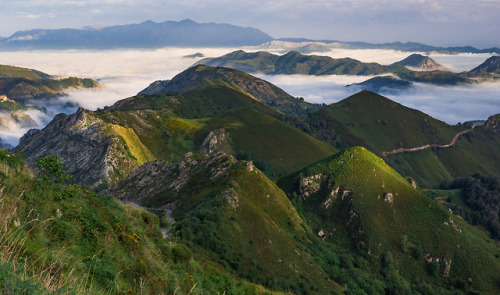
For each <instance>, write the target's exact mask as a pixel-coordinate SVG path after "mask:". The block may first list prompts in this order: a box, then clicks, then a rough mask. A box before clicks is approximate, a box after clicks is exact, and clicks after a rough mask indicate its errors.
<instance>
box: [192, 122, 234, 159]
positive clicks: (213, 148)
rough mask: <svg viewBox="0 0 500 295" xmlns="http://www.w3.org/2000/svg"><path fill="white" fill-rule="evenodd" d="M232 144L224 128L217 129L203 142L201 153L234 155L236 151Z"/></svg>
mask: <svg viewBox="0 0 500 295" xmlns="http://www.w3.org/2000/svg"><path fill="white" fill-rule="evenodd" d="M230 142H231V140H230V139H229V134H227V133H226V130H225V129H224V128H221V129H216V130H213V131H211V132H210V133H209V134H208V135H207V137H206V138H205V139H204V140H203V142H202V143H201V146H200V152H202V153H206V154H212V153H218V152H223V153H227V154H233V153H234V151H233V148H232V147H231V143H230Z"/></svg>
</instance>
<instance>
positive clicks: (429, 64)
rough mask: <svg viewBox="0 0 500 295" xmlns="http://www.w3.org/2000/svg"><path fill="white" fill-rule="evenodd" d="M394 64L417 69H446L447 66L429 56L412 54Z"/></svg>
mask: <svg viewBox="0 0 500 295" xmlns="http://www.w3.org/2000/svg"><path fill="white" fill-rule="evenodd" d="M393 65H403V66H405V67H408V68H410V69H415V70H417V71H436V70H439V71H446V68H445V67H444V66H442V65H441V64H439V63H438V62H436V61H435V60H433V59H432V58H430V57H428V56H424V55H421V54H416V53H415V54H412V55H410V56H408V57H407V58H405V59H403V60H400V61H398V62H395V63H393Z"/></svg>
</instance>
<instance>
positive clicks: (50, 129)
mask: <svg viewBox="0 0 500 295" xmlns="http://www.w3.org/2000/svg"><path fill="white" fill-rule="evenodd" d="M130 133H132V134H130ZM134 135H135V133H133V131H131V130H128V129H125V128H123V127H119V126H114V125H112V124H108V123H105V122H104V121H102V120H101V119H99V118H98V117H96V116H95V115H92V114H91V113H90V112H88V111H85V110H84V109H82V108H80V109H78V111H77V112H76V113H75V114H73V115H65V114H59V115H57V116H56V117H54V119H53V120H52V122H51V123H50V124H49V125H47V126H46V127H45V128H44V129H42V130H40V131H38V130H30V131H29V132H28V133H26V135H24V136H23V137H22V138H21V139H20V140H19V146H18V147H17V148H16V151H17V152H20V153H22V154H24V155H25V157H26V160H27V161H28V162H29V163H31V164H34V163H36V161H37V160H38V159H39V158H41V157H45V156H48V155H51V154H54V155H59V156H60V157H61V159H62V160H63V163H64V164H63V165H64V168H65V169H66V170H68V172H69V174H71V175H73V178H72V179H71V181H72V182H75V183H78V184H80V185H89V186H91V187H94V188H98V187H103V186H107V185H109V184H112V183H114V182H116V181H118V180H119V179H121V178H123V177H124V176H126V175H128V174H129V173H130V172H131V171H132V170H133V169H135V168H137V167H139V166H140V165H141V164H143V162H144V161H147V160H153V157H152V156H151V154H150V153H149V154H148V151H147V149H146V148H145V147H144V146H139V147H137V146H132V144H131V142H130V140H129V138H128V137H133V136H134ZM136 141H137V140H136ZM135 145H142V144H141V143H140V141H139V143H138V144H137V143H135ZM137 149H140V150H142V151H143V152H142V154H144V155H145V156H143V157H138V156H137V155H136V153H137V152H135V150H137Z"/></svg>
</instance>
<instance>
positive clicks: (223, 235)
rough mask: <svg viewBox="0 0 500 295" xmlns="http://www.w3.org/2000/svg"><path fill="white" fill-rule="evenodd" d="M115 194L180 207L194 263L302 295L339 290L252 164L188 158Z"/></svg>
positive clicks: (144, 172)
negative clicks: (213, 265)
mask: <svg viewBox="0 0 500 295" xmlns="http://www.w3.org/2000/svg"><path fill="white" fill-rule="evenodd" d="M110 192H111V193H112V194H113V195H115V196H116V197H118V198H120V199H124V200H128V201H133V202H139V203H141V204H144V205H145V206H148V207H156V208H174V210H173V217H174V219H175V233H176V235H178V237H179V238H180V240H181V241H182V242H184V243H186V245H188V246H189V248H190V249H192V250H193V252H194V254H195V257H197V258H199V259H203V260H208V261H211V262H212V263H216V264H217V265H220V266H223V267H224V268H225V269H226V270H228V271H230V272H231V273H233V274H235V275H236V276H238V277H241V278H245V279H248V280H250V281H252V282H256V283H259V284H263V285H265V286H267V287H269V288H271V289H275V290H282V291H290V292H293V293H295V294H306V293H307V294H325V293H332V292H335V293H337V292H339V291H340V290H341V287H340V286H339V285H337V284H336V283H334V282H332V281H331V280H329V279H328V276H327V274H326V273H325V272H324V271H323V269H322V268H321V267H319V266H318V265H317V264H316V263H315V261H314V257H312V256H311V255H310V254H309V253H308V251H306V250H304V247H306V246H307V244H310V243H312V241H310V240H309V239H308V237H307V235H306V233H305V231H304V229H303V228H302V226H301V224H302V220H301V219H300V218H299V216H298V214H297V212H296V211H295V208H294V207H293V205H292V204H291V203H290V201H289V200H288V198H287V197H286V196H285V194H284V193H283V192H282V191H281V190H280V189H279V188H278V187H277V186H276V185H275V184H274V183H273V182H272V181H270V180H269V179H268V178H267V177H266V176H265V175H264V174H263V173H262V172H261V171H259V170H258V169H257V168H256V167H255V166H254V165H252V164H251V163H250V162H245V161H237V160H236V159H234V158H233V157H231V156H228V155H226V154H222V153H218V154H212V155H193V154H187V155H185V156H184V158H183V159H182V161H181V162H179V163H177V164H167V163H165V162H161V161H156V162H151V163H148V164H145V165H143V166H142V167H140V168H138V169H137V170H136V171H134V172H133V173H132V174H131V175H130V176H129V177H128V178H126V179H124V180H123V181H122V182H120V183H118V184H117V185H116V186H114V187H113V188H112V189H111V190H110Z"/></svg>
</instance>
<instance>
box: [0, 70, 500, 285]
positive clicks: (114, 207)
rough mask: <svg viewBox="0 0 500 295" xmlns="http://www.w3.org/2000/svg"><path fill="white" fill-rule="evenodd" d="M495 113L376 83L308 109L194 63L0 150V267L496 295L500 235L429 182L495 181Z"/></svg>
mask: <svg viewBox="0 0 500 295" xmlns="http://www.w3.org/2000/svg"><path fill="white" fill-rule="evenodd" d="M401 67H402V66H401ZM499 117H500V114H497V115H492V116H491V117H490V118H489V119H488V120H487V121H486V122H485V123H484V124H483V125H481V126H477V127H475V128H471V126H469V125H466V126H464V125H455V126H452V125H448V124H446V123H444V122H441V121H439V120H436V119H434V118H432V117H430V116H428V115H426V114H424V113H422V112H420V111H418V110H415V109H411V108H408V107H404V106H402V105H400V104H398V103H396V102H394V101H392V100H390V99H388V98H386V97H383V96H381V95H378V94H376V93H373V92H370V91H361V92H359V93H356V94H354V95H352V96H350V97H347V98H345V99H344V100H342V101H340V102H338V103H334V104H331V105H328V106H326V105H313V104H308V103H305V102H304V101H302V100H301V99H299V98H295V97H293V96H291V95H289V94H287V93H286V92H284V91H283V90H281V89H279V88H278V87H276V86H274V85H272V84H270V83H269V82H266V81H264V80H261V79H258V78H256V77H253V76H251V75H250V74H247V73H243V72H240V71H238V70H234V69H228V68H223V67H217V68H214V67H210V66H206V65H197V66H194V67H191V68H189V69H187V70H185V71H184V72H182V73H180V74H178V75H177V76H176V77H174V78H173V79H171V80H167V81H156V82H153V83H152V84H151V85H150V86H149V87H147V88H146V89H145V90H143V91H141V92H140V93H139V94H138V95H136V96H133V97H130V98H126V99H123V100H120V101H118V102H116V103H115V104H114V105H112V106H110V107H106V108H104V109H102V110H98V111H88V110H85V109H82V108H80V109H79V110H78V111H77V112H76V113H75V114H72V115H64V114H61V115H58V116H56V117H55V118H54V120H53V121H52V122H51V123H50V124H49V125H47V126H46V127H45V128H43V129H42V130H30V131H29V132H28V133H27V134H26V135H25V136H24V137H23V138H22V139H21V140H20V144H19V146H18V147H16V149H15V150H14V152H15V153H16V154H14V153H10V152H6V151H3V150H0V180H1V181H2V187H1V188H0V194H2V197H3V200H4V201H3V206H1V207H0V213H2V214H0V228H1V229H2V230H5V232H6V233H8V234H5V235H3V236H2V237H4V239H3V240H2V243H4V244H2V245H8V246H7V247H2V248H0V253H1V254H2V255H3V254H5V255H3V256H1V257H12V258H9V259H10V260H9V261H11V264H1V265H0V266H2V268H1V269H2V272H1V275H2V276H4V277H7V278H8V279H9V281H12V282H19V285H20V286H29V287H30V288H32V289H36V290H41V291H40V292H43V291H45V290H46V289H43V288H49V287H43V286H61V287H60V288H55V287H54V288H55V289H53V291H54V292H56V291H57V292H62V290H64V289H63V288H70V289H72V288H75V286H79V287H78V288H81V289H78V290H82V291H81V292H82V293H83V292H87V293H118V292H120V291H121V290H127V292H143V293H147V294H160V293H180V294H192V293H193V292H200V293H202V292H203V293H224V292H225V293H226V294H241V293H245V294H270V293H271V292H273V293H277V294H281V293H283V294H290V293H292V294H471V293H472V294H474V293H476V292H482V293H498V292H499V291H500V287H499V285H498V273H500V249H499V247H498V244H497V243H496V242H495V240H493V239H492V238H491V237H490V236H488V234H487V233H486V232H484V231H483V230H481V229H480V228H478V227H475V226H472V225H470V224H469V223H467V221H466V220H464V219H465V218H464V219H462V218H461V217H459V216H458V215H456V214H454V213H453V212H452V211H450V210H448V207H447V206H445V205H443V204H442V203H440V202H439V201H437V200H433V199H432V198H430V197H428V196H427V195H425V194H424V193H426V194H429V195H432V194H438V195H439V196H442V194H447V193H449V192H448V191H443V190H436V189H435V188H436V187H437V186H439V185H440V184H441V183H442V182H443V181H449V180H452V179H454V178H457V177H460V176H470V175H471V174H473V173H483V174H489V175H492V176H495V177H499V176H500V170H499V168H498V167H500V157H499V155H498V153H497V150H498V146H500V129H499V126H500V123H499V122H500V119H499ZM20 155H23V156H24V158H25V159H26V161H27V164H26V163H25V162H24V160H23V159H22V158H21V156H20ZM28 166H30V167H32V168H31V169H30V168H28ZM67 174H69V175H72V178H71V179H69V180H67V179H68V178H66V177H65V176H66V175H67ZM36 175H38V176H36ZM65 180H66V182H67V183H70V184H73V185H71V186H70V185H67V184H64V181H65ZM491 186H494V183H492V184H491ZM94 191H97V192H98V193H95V192H94ZM453 193H454V194H455V195H456V194H460V193H462V191H460V192H458V191H455V192H453ZM463 193H465V192H463ZM462 206H463V207H464V208H465V207H466V208H467V210H475V209H474V208H473V207H472V206H469V205H467V204H462ZM14 207H15V208H16V210H14V212H16V214H17V215H15V216H14V215H11V214H8V213H9V212H12V208H14ZM138 207H139V208H138ZM141 208H142V209H141ZM144 209H147V210H149V211H150V212H147V211H146V210H144ZM9 210H10V211H9ZM34 210H36V214H37V215H36V216H37V217H36V219H35V218H34V217H32V216H31V214H32V212H33V211H34ZM467 212H469V211H467ZM16 224H23V226H16ZM25 224H26V225H25ZM18 232H19V233H21V234H22V235H24V236H26V242H25V243H24V242H23V243H20V242H18V241H19V240H20V239H17V238H16V237H17V236H16V233H18ZM3 233H4V232H3V231H2V234H3ZM16 241H17V242H16ZM10 245H13V246H10ZM9 249H15V250H12V251H10V250H9ZM8 251H10V252H8ZM46 252H48V253H56V254H54V255H53V257H52V256H50V257H51V258H50V259H47V260H46V259H42V258H43V257H46V255H49V254H47V253H46ZM9 253H19V254H16V255H17V256H16V255H13V254H10V255H8V254H9ZM47 257H48V256H47ZM77 261H80V263H76V262H77ZM2 262H3V258H2ZM35 265H36V267H39V268H38V271H33V269H34V267H35ZM72 265H74V266H72ZM71 266H72V267H71ZM16 269H18V272H16ZM88 269H91V271H88ZM49 270H52V271H49ZM19 271H21V272H22V271H24V272H25V273H26V274H28V275H26V274H25V275H24V277H29V278H32V280H31V281H27V280H24V281H23V279H22V278H23V274H22V273H21V274H20V273H19ZM30 271H31V272H30ZM45 272H48V273H49V275H47V276H48V278H49V279H50V280H51V282H52V284H50V285H42V284H41V283H40V284H39V285H37V284H35V283H33V282H39V281H42V280H41V278H40V277H41V275H37V274H40V273H45ZM73 274H74V275H76V276H77V277H78V278H81V282H87V283H80V284H78V282H77V281H76V282H75V279H73ZM137 281H140V282H142V283H141V284H137V283H135V284H134V282H137ZM88 282H92V283H88ZM22 283H24V285H22ZM64 284H66V285H64ZM10 286H11V285H9V286H5V287H4V285H2V281H0V287H2V288H7V289H6V290H9V291H10V290H11V289H12V287H10ZM8 288H11V289H8ZM46 292H47V291H46Z"/></svg>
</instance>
